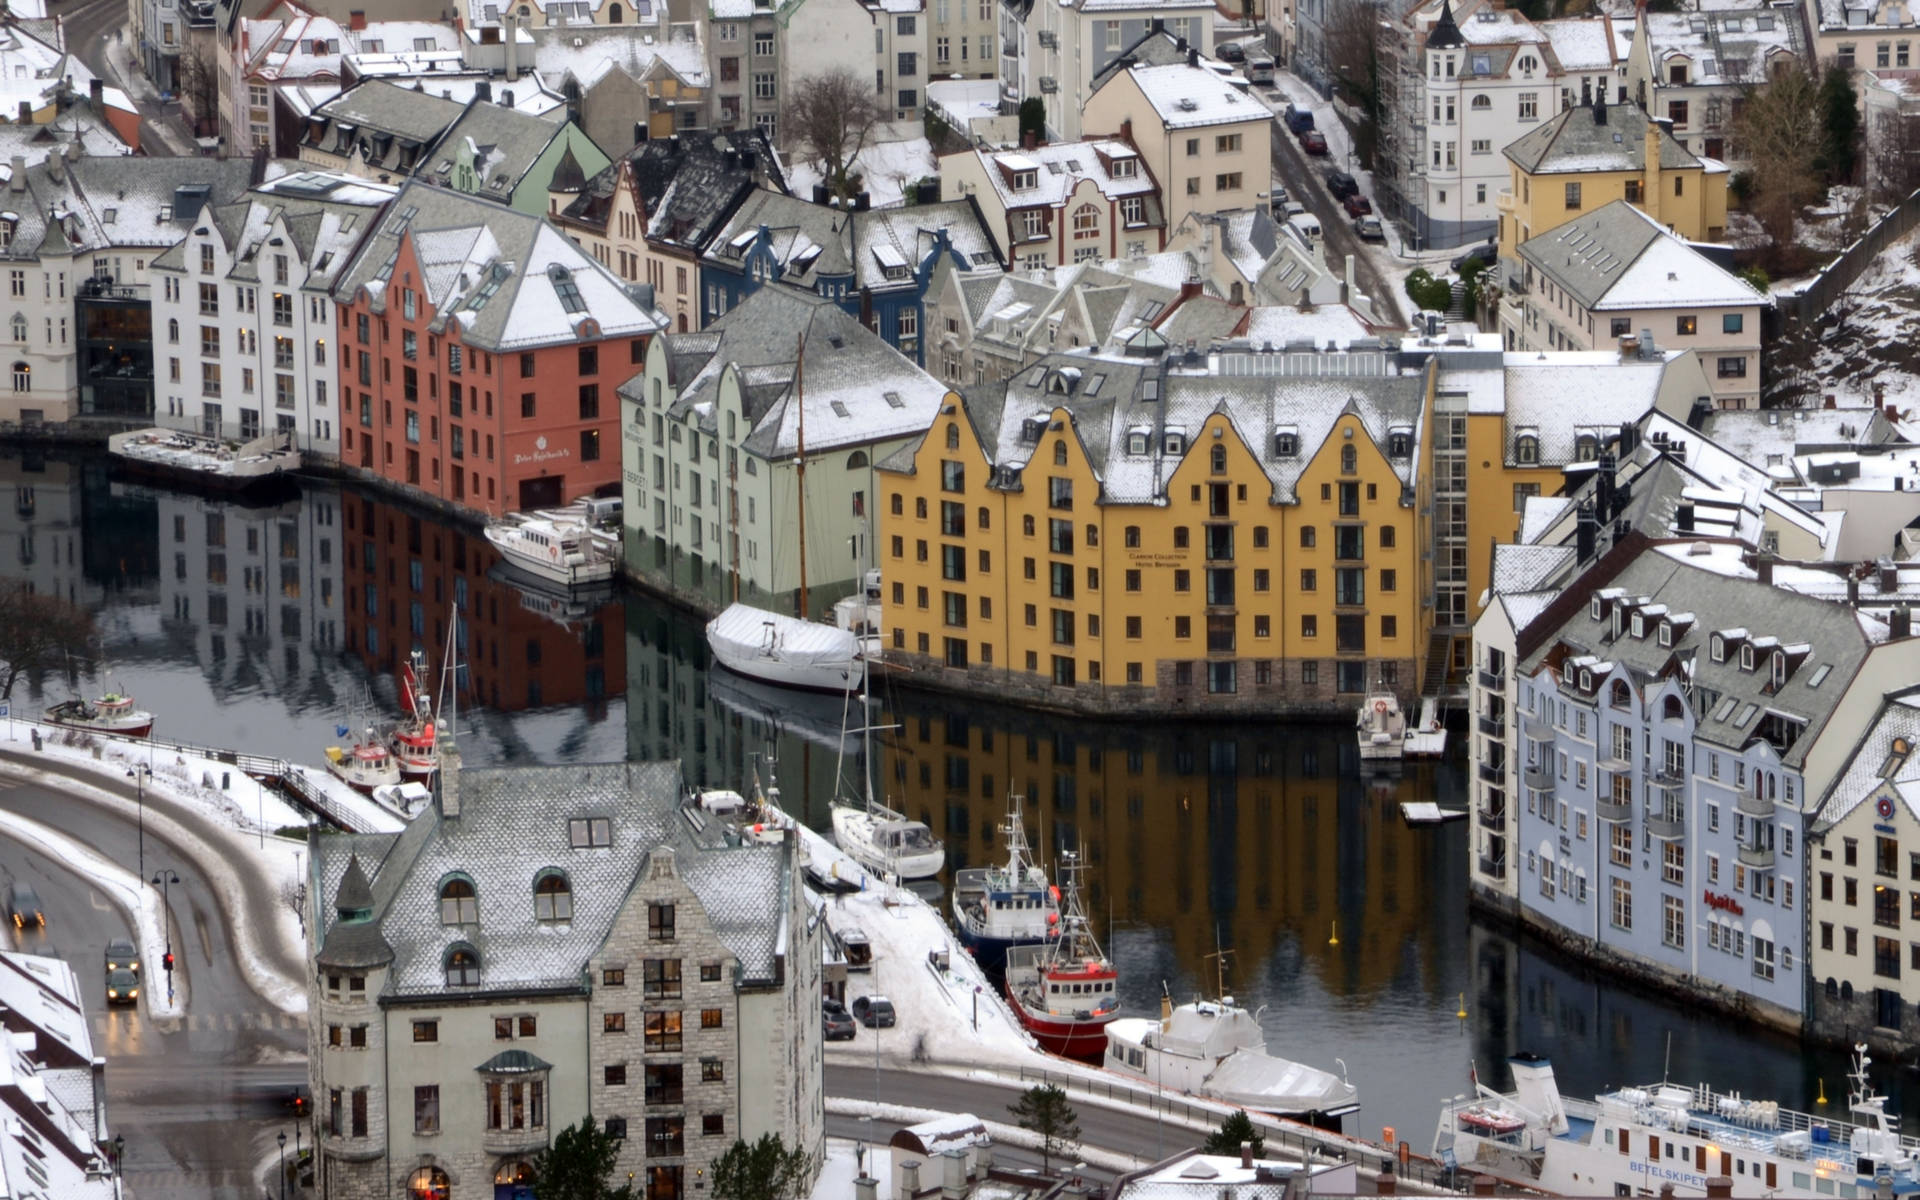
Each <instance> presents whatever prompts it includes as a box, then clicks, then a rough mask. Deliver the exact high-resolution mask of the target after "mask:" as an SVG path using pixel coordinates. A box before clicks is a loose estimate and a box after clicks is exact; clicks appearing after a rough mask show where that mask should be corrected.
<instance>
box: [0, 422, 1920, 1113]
mask: <svg viewBox="0 0 1920 1200" xmlns="http://www.w3.org/2000/svg"><path fill="white" fill-rule="evenodd" d="M0 576H4V577H6V578H11V579H20V580H26V581H29V582H31V583H32V584H33V585H34V586H35V587H36V588H38V589H40V590H44V591H54V592H58V593H59V594H61V595H63V596H67V597H70V598H72V599H74V600H75V601H77V602H79V603H81V604H84V605H86V606H87V607H89V608H90V609H92V610H93V611H95V612H96V614H97V616H98V621H99V626H100V629H101V632H102V636H103V642H104V654H105V661H106V663H107V666H108V670H109V671H110V673H111V677H112V681H113V683H114V684H115V685H116V686H119V687H121V688H123V689H125V690H128V691H130V692H132V693H133V695H134V696H135V697H136V698H137V700H138V702H139V703H140V705H141V706H142V707H145V708H150V709H152V710H154V711H155V712H156V713H157V714H158V717H159V722H158V727H157V730H156V732H157V733H158V734H159V735H160V736H163V737H172V738H177V739H180V740H184V741H194V742H210V743H214V744H218V745H224V746H231V747H235V748H244V749H247V750H250V751H253V752H256V753H263V754H272V755H278V756H282V757H287V758H293V759H299V760H302V761H307V762H317V761H319V759H320V758H321V756H322V753H323V751H324V749H325V747H326V746H327V745H329V744H331V743H333V742H335V741H337V730H338V729H339V728H340V727H341V726H348V727H357V726H359V725H362V724H365V723H367V722H369V721H383V720H389V719H391V718H392V716H393V715H394V714H395V712H396V704H397V698H396V697H397V693H396V689H395V679H394V672H395V670H396V669H397V667H398V665H399V663H400V662H401V661H402V660H403V659H404V657H405V655H406V654H407V652H408V650H409V649H410V648H411V647H412V646H414V645H416V644H418V645H420V646H422V647H424V648H425V649H426V650H427V651H428V653H429V655H430V656H431V657H432V659H433V664H434V669H435V671H436V672H438V670H439V667H440V662H439V660H440V658H441V657H442V648H443V647H444V645H445V644H446V636H447V626H446V614H447V612H448V611H449V610H450V609H451V608H452V607H454V606H458V607H459V608H460V609H461V611H462V613H463V617H462V621H461V623H460V646H459V652H458V657H459V659H460V660H461V663H462V671H461V674H460V682H461V687H460V690H459V700H458V703H459V710H458V712H459V739H460V745H461V748H462V752H463V754H464V756H465V760H466V762H467V763H468V764H470V765H487V764H500V763H516V762H521V763H529V762H555V761H567V760H577V761H599V760H609V759H617V758H620V757H623V756H629V755H630V756H633V757H636V758H661V757H677V758H679V759H681V760H682V761H683V762H684V764H685V769H686V772H687V776H688V779H689V780H690V781H691V782H695V783H698V784H702V785H705V786H729V787H741V788H743V789H744V786H745V785H746V784H748V782H749V781H750V779H751V778H752V777H754V776H755V775H756V774H757V775H758V776H759V777H761V778H763V779H765V778H772V779H775V780H777V782H778V785H779V786H780V788H781V790H782V794H783V799H784V803H785V804H786V805H787V806H788V808H789V809H791V810H793V811H795V812H796V813H800V814H803V815H804V817H805V819H806V820H807V821H808V822H809V823H810V824H812V825H813V826H814V827H816V828H820V829H826V828H827V827H828V825H829V821H828V804H829V802H830V800H831V798H832V796H833V794H834V791H835V787H836V778H844V779H845V780H846V781H847V782H846V784H845V786H846V787H848V788H850V789H851V788H857V786H858V785H857V782H856V781H857V778H858V773H859V771H860V770H861V765H860V762H859V758H858V754H859V747H858V745H857V744H850V745H849V747H848V754H847V755H846V756H844V761H843V755H842V753H841V749H840V743H841V739H840V736H839V731H840V729H841V727H842V724H843V713H842V705H841V702H840V701H838V700H836V699H831V698H825V697H812V696H794V695H789V694H785V693H778V692H774V691H769V690H767V689H764V688H761V687H759V686H757V685H754V684H750V683H747V682H744V681H742V680H739V679H737V678H734V677H731V676H727V675H725V674H724V673H721V672H717V671H710V670H709V668H708V664H707V655H706V647H705V642H704V639H703V636H702V632H701V623H700V622H699V621H698V620H696V619H694V618H692V617H690V616H688V615H686V614H683V613H679V612H676V611H674V610H672V609H669V608H667V607H666V606H664V605H662V604H659V603H656V602H654V601H652V600H650V599H647V598H645V597H639V596H634V595H630V594H620V595H616V594H614V593H612V592H608V593H605V594H602V595H599V596H586V597H576V598H574V599H573V600H571V601H563V600H559V599H556V598H553V597H549V596H546V595H543V594H540V593H537V592H532V591H523V590H521V589H520V588H519V587H517V586H516V585H515V584H514V583H513V582H512V580H511V579H510V578H509V577H507V576H505V575H504V574H503V573H502V571H501V569H500V567H499V564H498V558H497V556H496V555H495V554H494V553H493V552H492V551H491V549H490V547H489V546H488V545H487V543H486V541H485V540H484V539H483V538H481V537H478V536H477V535H474V534H471V533H468V532H466V531H463V530H459V529H455V528H452V527H449V526H447V525H445V524H442V523H440V522H437V521H435V520H434V519H432V518H431V517H429V516H427V515H426V514H424V513H422V512H419V511H416V510H413V509H410V508H408V507H406V506H403V505H400V504H397V503H395V502H393V501H391V500H389V499H385V498H382V497H381V496H379V495H376V494H373V493H356V492H353V491H350V490H343V489H341V488H339V487H337V486H331V485H328V484H325V483H304V484H302V486H301V487H300V488H299V489H298V491H297V493H293V494H289V495H286V496H283V497H280V498H278V499H276V500H275V501H273V502H271V503H263V504H242V503H238V502H235V501H232V500H220V499H210V498H208V497H205V496H201V495H196V494H192V493H187V492H174V491H168V490H165V489H159V488H154V487H151V486H147V485H136V484H129V483H124V482H121V481H118V480H116V479H114V478H112V477H111V476H110V473H109V471H108V470H107V467H106V464H105V462H104V459H103V458H102V457H89V456H85V455H80V454H65V453H54V454H29V455H22V454H21V452H20V451H18V450H13V451H9V452H5V453H0ZM96 682H97V681H94V680H82V681H80V684H79V685H78V686H79V688H80V689H81V690H83V691H84V690H87V689H89V688H92V687H94V686H96ZM438 690H439V689H438V687H437V686H436V691H438ZM73 692H74V685H72V684H70V683H69V681H68V679H67V678H66V677H65V676H64V675H63V674H60V673H55V674H54V675H52V676H50V677H47V678H42V679H32V680H23V681H22V682H20V683H19V684H17V685H16V688H15V692H14V695H13V698H12V701H13V705H14V711H15V712H17V713H23V712H28V711H38V709H39V708H40V707H42V706H44V705H45V704H48V703H52V702H54V701H57V700H61V699H65V698H67V697H68V696H69V695H71V694H73ZM875 699H876V704H877V708H878V710H879V716H878V718H877V721H876V723H877V724H880V725H884V726H886V727H887V728H886V729H885V731H884V732H883V733H881V734H879V735H878V736H877V739H876V743H875V746H874V752H875V754H874V756H875V764H874V774H875V779H876V787H878V788H881V789H883V790H884V791H885V792H886V793H887V795H888V796H889V797H891V799H892V801H893V803H894V804H895V805H896V806H898V807H902V808H904V809H905V810H906V811H908V812H909V813H910V814H912V815H913V816H915V817H918V818H920V819H923V820H925V821H926V822H927V823H928V824H929V825H930V826H932V827H933V829H934V830H935V831H936V832H937V833H938V834H940V835H941V836H942V837H943V838H945V839H946V842H947V845H948V848H949V863H950V868H951V867H960V866H968V865H978V864H982V863H986V862H990V861H992V860H993V859H994V858H995V856H996V855H997V854H998V853H1000V852H1001V848H1000V845H999V833H998V827H999V824H1000V822H1001V820H1002V819H1003V818H1004V815H1005V812H1006V805H1007V797H1008V795H1009V794H1010V793H1017V794H1019V795H1022V796H1024V797H1026V798H1027V812H1028V818H1027V824H1028V829H1029V833H1030V835H1031V836H1033V837H1034V838H1035V840H1036V841H1037V842H1038V843H1040V844H1041V845H1042V846H1043V847H1044V848H1045V853H1047V854H1048V855H1049V856H1050V855H1051V854H1052V853H1053V852H1055V851H1058V850H1060V849H1063V848H1070V847H1079V848H1082V849H1083V850H1084V853H1085V856H1086V861H1087V863H1088V866H1089V870H1088V884H1089V892H1088V895H1087V897H1086V904H1087V908H1088V911H1089V913H1090V915H1091V916H1092V917H1093V918H1094V921H1095V924H1096V927H1097V928H1098V929H1099V930H1100V931H1101V933H1102V934H1103V936H1105V937H1106V939H1107V940H1108V943H1109V950H1110V952H1111V953H1113V954H1114V955H1115V957H1116V961H1117V962H1118V963H1119V965H1120V967H1121V970H1122V973H1123V985H1122V986H1123V999H1124V1001H1125V1003H1126V1004H1127V1006H1128V1007H1129V1008H1130V1009H1131V1011H1133V1012H1135V1013H1143V1014H1144V1013H1150V1012H1153V1011H1155V1010H1157V1007H1158V1003H1159V997H1160V996H1161V994H1162V989H1163V988H1164V989H1165V991H1166V993H1167V994H1170V995H1171V996H1172V997H1173V998H1174V999H1175V1001H1176V1002H1180V1001H1185V1000H1188V999H1191V998H1193V997H1194V996H1195V995H1197V994H1200V993H1202V992H1205V993H1208V994H1211V993H1212V992H1213V991H1214V990H1215V979H1216V977H1217V975H1216V973H1217V972H1219V971H1220V970H1221V969H1222V968H1221V966H1220V964H1221V963H1222V962H1224V977H1225V983H1226V989H1227V991H1228V992H1229V993H1230V994H1231V995H1233V996H1234V997H1235V998H1236V999H1237V1000H1238V1001H1239V1002H1240V1003H1242V1004H1244V1005H1246V1006H1247V1007H1249V1008H1250V1009H1257V1010H1259V1011H1260V1012H1261V1014H1262V1018H1261V1019H1262V1022H1263V1025H1264V1027H1265V1029H1266V1031H1267V1036H1268V1039H1269V1044H1270V1046H1271V1047H1272V1048H1273V1050H1274V1051H1275V1052H1276V1053H1281V1054H1286V1055H1290V1056H1294V1057H1298V1058H1301V1059H1303V1060H1305V1061H1308V1062H1311V1063H1313V1064H1315V1065H1318V1066H1322V1067H1326V1068H1328V1069H1333V1070H1340V1069H1342V1068H1343V1067H1344V1070H1345V1071H1346V1072H1347V1074H1348V1076H1349V1077H1350V1078H1351V1079H1352V1080H1353V1081H1354V1083H1355V1084H1356V1085H1357V1087H1358V1088H1359V1091H1360V1097H1361V1102H1362V1105H1363V1108H1362V1112H1361V1114H1360V1115H1359V1117H1358V1118H1355V1119H1354V1120H1352V1121H1350V1123H1349V1128H1351V1129H1356V1130H1357V1131H1359V1132H1362V1133H1367V1134H1369V1135H1372V1136H1378V1134H1379V1131H1380V1127H1381V1126H1386V1125H1391V1126H1393V1127H1395V1128H1396V1129H1397V1130H1399V1131H1400V1133H1401V1136H1403V1137H1407V1138H1409V1139H1411V1140H1412V1141H1413V1142H1414V1143H1415V1145H1416V1146H1417V1147H1419V1148H1421V1149H1425V1148H1426V1146H1427V1145H1428V1143H1429V1142H1430V1141H1431V1138H1432V1135H1433V1127H1434V1117H1435V1113H1436V1108H1437V1104H1438V1102H1439V1100H1440V1099H1442V1098H1443V1097H1446V1096H1451V1095H1454V1094H1457V1093H1461V1092H1464V1091H1467V1090H1468V1089H1469V1087H1470V1084H1469V1070H1470V1068H1471V1067H1473V1066H1476V1065H1477V1067H1478V1070H1479V1072H1480V1077H1481V1078H1482V1079H1483V1080H1486V1081H1487V1082H1489V1083H1494V1084H1496V1085H1499V1086H1505V1085H1506V1083H1507V1077H1506V1072H1505V1070H1504V1066H1503V1063H1504V1060H1505V1058H1506V1056H1508V1055H1509V1054H1512V1053H1515V1052H1518V1051H1522V1050H1531V1051H1535V1052H1538V1053H1542V1054H1547V1055H1550V1056H1551V1057H1552V1059H1553V1061H1554V1063H1555V1066H1556V1069H1557V1071H1558V1074H1559V1079H1560V1085H1561V1088H1562V1090H1563V1091H1564V1092H1566V1093H1567V1094H1569V1095H1575V1096H1588V1095H1591V1094H1592V1093H1593V1092H1594V1091H1595V1090H1596V1089H1599V1088H1602V1087H1605V1086H1608V1085H1614V1084H1641V1083H1647V1082H1650V1081H1655V1080H1658V1079H1660V1078H1662V1077H1663V1076H1665V1077H1668V1078H1671V1079H1673V1080H1675V1081H1679V1082H1686V1083H1693V1082H1700V1081H1709V1082H1712V1083H1713V1084H1714V1085H1715V1086H1717V1087H1720V1088H1723V1089H1737V1090H1739V1091H1740V1092H1742V1093H1744V1094H1746V1095H1748V1096H1753V1097H1758V1098H1777V1099H1778V1100H1779V1101H1780V1102H1781V1103H1783V1104H1786V1105H1789V1106H1792V1107H1796V1108H1809V1109H1810V1108H1812V1107H1813V1106H1814V1102H1815V1099H1816V1096H1817V1095H1818V1093H1819V1090H1820V1088H1821V1086H1822V1085H1823V1084H1824V1088H1825V1093H1826V1096H1827V1097H1828V1100H1829V1104H1828V1105H1827V1107H1826V1108H1825V1109H1823V1110H1822V1111H1828V1112H1834V1113H1836V1114H1837V1115H1843V1114H1844V1106H1845V1093H1846V1085H1845V1078H1844V1072H1845V1063H1844V1058H1843V1056H1842V1055H1840V1054H1838V1053H1835V1052H1825V1051H1822V1052H1810V1051H1803V1050H1801V1049H1800V1048H1799V1047H1798V1046H1797V1045H1795V1044H1794V1043H1792V1042H1791V1041H1788V1040H1786V1039H1781V1038H1777V1037H1772V1036H1768V1035H1763V1034H1760V1033H1757V1032H1755V1031H1752V1030H1748V1029H1745V1028H1742V1027H1738V1026H1735V1025H1734V1024H1732V1023H1731V1022H1729V1021H1726V1020H1724V1019H1722V1018H1719V1017H1716V1016H1713V1015H1710V1014H1707V1013H1704V1012H1703V1011H1702V1010H1701V1009H1699V1008H1698V1007H1696V1006H1692V1005H1689V1004H1686V1003H1682V1002H1677V1001H1674V1000H1670V999H1667V998H1665V997H1663V996H1660V995H1658V994H1655V993H1652V992H1649V991H1646V990H1644V989H1637V988H1633V987H1628V986H1622V985H1620V984H1617V983H1614V982H1611V981H1608V980H1606V979H1604V978H1602V977H1600V976H1597V975H1595V974H1594V973H1592V972H1589V971H1587V970H1585V969H1583V968H1582V967H1581V966H1580V965H1578V964H1576V963H1573V962H1570V961H1568V960H1566V959H1564V958H1562V957H1559V956H1557V955H1554V954H1552V953H1550V952H1547V951H1545V950H1543V949H1542V948H1541V947H1539V946H1536V945H1534V944H1533V943H1532V942H1531V941H1530V940H1528V939H1522V938H1516V937H1514V936H1513V935H1511V934H1509V933H1508V932H1506V931H1504V930H1502V929H1500V928H1497V927H1495V926H1492V925H1488V924H1485V923H1483V922H1482V921H1480V920H1479V919H1477V918H1475V917H1472V916H1470V915H1469V913H1468V911H1467V906H1466V899H1465V897H1466V867H1465V864H1466V849H1465V840H1464V839H1465V829H1464V828H1463V825H1464V823H1463V822H1455V823H1453V824H1450V825H1446V826H1443V827H1440V828H1438V829H1424V830H1416V829H1410V828H1408V827H1407V826H1406V825H1405V824H1404V823H1403V822H1402V821H1401V819H1400V816H1399V804H1400V802H1401V801H1402V800H1407V799H1439V800H1441V801H1443V802H1456V803H1464V801H1465V797H1466V788H1465V780H1464V771H1463V769H1462V764H1461V762H1460V760H1459V757H1458V755H1457V753H1456V754H1455V755H1454V757H1452V758H1451V759H1449V760H1448V761H1446V762H1443V763H1437V764H1421V765H1410V766H1409V767H1408V768H1407V769H1406V770H1405V771H1404V772H1403V773H1401V774H1399V775H1396V776H1391V777H1387V778H1384V779H1379V780H1373V781H1369V780H1367V779H1363V778H1362V777H1361V776H1360V774H1359V771H1358V769H1357V761H1356V758H1355V754H1354V747H1353V743H1352V738H1351V735H1350V733H1349V732H1348V731H1346V730H1343V729H1338V728H1333V727H1329V726H1324V725H1306V726H1289V725H1281V724H1267V723H1253V724H1205V725H1202V724H1191V725H1181V724H1173V723H1166V722H1162V723H1157V724H1151V725H1121V724H1109V723H1100V722H1090V721H1081V720H1073V719H1068V718H1061V717H1055V716H1049V715H1041V714H1031V713H1023V712H1020V711H1017V710H1013V709H1008V708H1003V707H985V706H980V705H977V704H967V703H963V702H959V701H955V700H952V699H948V698H942V697H937V696H933V695H929V694H926V693H922V692H918V691H914V690H910V689H905V688H900V687H882V688H880V689H879V694H878V695H877V696H876V698H875ZM1221 952H1225V957H1224V959H1222V958H1219V957H1215V956H1216V955H1217V954H1220V953H1221ZM1463 1010H1464V1012H1465V1017H1464V1019H1463V1018H1462V1017H1460V1016H1459V1015H1458V1014H1459V1013H1460V1012H1461V1011H1463ZM1914 1069H1915V1067H1914V1064H1894V1063H1890V1062H1886V1063H1880V1064H1876V1066H1875V1074H1876V1079H1877V1082H1878V1083H1879V1085H1880V1086H1881V1088H1882V1089H1883V1090H1885V1091H1887V1092H1888V1093H1889V1094H1890V1095H1891V1096H1892V1104H1891V1107H1892V1108H1893V1110H1894V1111H1897V1112H1902V1113H1908V1114H1909V1115H1911V1112H1912V1111H1913V1110H1915V1109H1920V1085H1915V1086H1909V1083H1910V1081H1911V1080H1912V1079H1913V1078H1914V1077H1913V1075H1912V1071H1913V1070H1914Z"/></svg>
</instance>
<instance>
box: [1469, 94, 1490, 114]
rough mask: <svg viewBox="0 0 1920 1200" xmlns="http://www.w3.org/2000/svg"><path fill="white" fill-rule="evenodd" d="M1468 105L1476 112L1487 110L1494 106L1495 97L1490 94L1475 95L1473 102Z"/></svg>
mask: <svg viewBox="0 0 1920 1200" xmlns="http://www.w3.org/2000/svg"><path fill="white" fill-rule="evenodd" d="M1468 107H1469V108H1471V109H1473V110H1474V111H1475V112H1485V111H1486V110H1487V109H1489V108H1492V107H1493V98H1492V97H1490V96H1475V97H1474V98H1473V103H1472V104H1470V105H1468Z"/></svg>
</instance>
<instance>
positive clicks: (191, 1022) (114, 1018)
mask: <svg viewBox="0 0 1920 1200" xmlns="http://www.w3.org/2000/svg"><path fill="white" fill-rule="evenodd" d="M306 1027H307V1019H306V1017H304V1016H299V1015H296V1014H294V1013H283V1012H280V1011H279V1010H277V1009H267V1010H264V1011H261V1012H240V1013H232V1012H226V1013H198V1012H189V1013H187V1014H186V1015H185V1016H180V1017H152V1016H149V1015H147V1013H146V1012H145V1011H144V1010H142V1011H140V1012H133V1011H131V1010H125V1009H122V1010H116V1011H113V1012H103V1013H95V1014H94V1015H93V1036H94V1037H96V1038H100V1039H105V1038H107V1037H109V1036H120V1037H125V1036H127V1035H128V1034H129V1033H131V1034H133V1035H135V1036H138V1035H139V1034H142V1033H148V1032H152V1033H163V1034H164V1033H179V1032H181V1031H183V1030H184V1031H185V1032H187V1033H260V1032H265V1031H268V1030H274V1029H305V1028H306Z"/></svg>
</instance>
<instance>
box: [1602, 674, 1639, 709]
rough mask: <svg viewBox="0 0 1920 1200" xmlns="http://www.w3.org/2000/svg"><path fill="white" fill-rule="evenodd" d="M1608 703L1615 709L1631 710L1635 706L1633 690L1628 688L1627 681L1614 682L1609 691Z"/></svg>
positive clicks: (1617, 680)
mask: <svg viewBox="0 0 1920 1200" xmlns="http://www.w3.org/2000/svg"><path fill="white" fill-rule="evenodd" d="M1607 703H1608V704H1611V705H1612V706H1613V707H1615V708H1631V707H1632V706H1633V689H1632V688H1629V687H1628V686H1627V681H1626V680H1624V679H1616V680H1614V681H1613V685H1612V686H1611V687H1609V688H1608V689H1607Z"/></svg>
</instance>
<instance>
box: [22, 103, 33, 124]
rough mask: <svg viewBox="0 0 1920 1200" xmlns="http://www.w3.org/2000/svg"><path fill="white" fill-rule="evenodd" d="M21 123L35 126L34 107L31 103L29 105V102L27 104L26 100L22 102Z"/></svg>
mask: <svg viewBox="0 0 1920 1200" xmlns="http://www.w3.org/2000/svg"><path fill="white" fill-rule="evenodd" d="M19 123H20V124H22V125H31V124H33V105H32V104H30V103H28V102H27V101H25V100H22V101H21V102H20V118H19Z"/></svg>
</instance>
